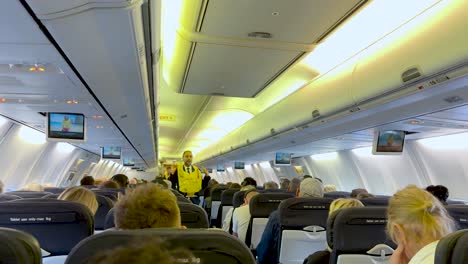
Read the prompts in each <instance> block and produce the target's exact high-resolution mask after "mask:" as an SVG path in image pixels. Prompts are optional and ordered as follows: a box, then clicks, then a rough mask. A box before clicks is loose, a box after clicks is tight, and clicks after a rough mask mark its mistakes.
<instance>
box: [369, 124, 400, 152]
mask: <svg viewBox="0 0 468 264" xmlns="http://www.w3.org/2000/svg"><path fill="white" fill-rule="evenodd" d="M404 144H405V131H401V130H386V131H378V132H376V133H375V136H374V145H373V148H372V153H373V154H374V155H400V154H401V153H403V145H404Z"/></svg>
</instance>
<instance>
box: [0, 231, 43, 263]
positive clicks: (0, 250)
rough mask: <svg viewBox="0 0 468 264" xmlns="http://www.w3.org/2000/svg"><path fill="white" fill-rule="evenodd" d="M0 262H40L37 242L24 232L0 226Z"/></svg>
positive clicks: (39, 250)
mask: <svg viewBox="0 0 468 264" xmlns="http://www.w3.org/2000/svg"><path fill="white" fill-rule="evenodd" d="M0 260H1V263H31V264H39V263H42V257H41V249H40V247H39V242H37V240H36V239H35V238H34V237H33V236H31V235H30V234H27V233H25V232H22V231H19V230H15V229H10V228H0Z"/></svg>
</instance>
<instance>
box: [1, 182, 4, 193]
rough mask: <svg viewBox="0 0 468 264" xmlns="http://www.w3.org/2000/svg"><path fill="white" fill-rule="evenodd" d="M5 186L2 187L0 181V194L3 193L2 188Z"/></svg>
mask: <svg viewBox="0 0 468 264" xmlns="http://www.w3.org/2000/svg"><path fill="white" fill-rule="evenodd" d="M4 186H5V185H3V182H2V181H0V193H3V188H4Z"/></svg>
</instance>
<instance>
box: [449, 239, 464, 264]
mask: <svg viewBox="0 0 468 264" xmlns="http://www.w3.org/2000/svg"><path fill="white" fill-rule="evenodd" d="M451 263H468V233H466V232H465V234H464V235H463V236H462V237H460V239H458V242H457V244H456V245H455V248H454V250H453V258H452V262H451Z"/></svg>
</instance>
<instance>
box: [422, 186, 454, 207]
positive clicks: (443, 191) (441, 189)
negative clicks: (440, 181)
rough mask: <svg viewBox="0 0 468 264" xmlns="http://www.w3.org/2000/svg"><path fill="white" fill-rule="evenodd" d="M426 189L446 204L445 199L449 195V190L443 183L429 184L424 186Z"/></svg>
mask: <svg viewBox="0 0 468 264" xmlns="http://www.w3.org/2000/svg"><path fill="white" fill-rule="evenodd" d="M426 191H428V192H429V193H431V194H432V195H434V196H435V197H436V198H437V199H439V201H440V202H442V203H443V204H447V199H448V197H449V191H448V189H447V187H445V186H443V185H436V186H434V185H430V186H428V187H427V188H426Z"/></svg>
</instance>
